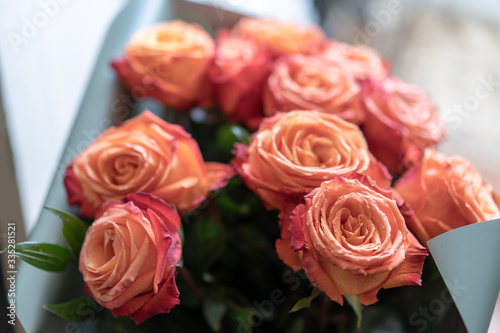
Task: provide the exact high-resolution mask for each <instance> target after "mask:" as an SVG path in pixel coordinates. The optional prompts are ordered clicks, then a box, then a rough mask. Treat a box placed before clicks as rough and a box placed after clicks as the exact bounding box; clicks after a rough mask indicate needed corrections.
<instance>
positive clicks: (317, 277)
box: [302, 247, 344, 305]
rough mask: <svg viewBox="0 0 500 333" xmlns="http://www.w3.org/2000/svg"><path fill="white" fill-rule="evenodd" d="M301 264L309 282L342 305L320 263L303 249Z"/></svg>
mask: <svg viewBox="0 0 500 333" xmlns="http://www.w3.org/2000/svg"><path fill="white" fill-rule="evenodd" d="M302 264H303V265H304V269H305V272H306V274H307V276H308V277H309V279H310V280H311V282H313V283H314V284H316V285H318V286H320V287H321V289H323V291H324V292H325V293H326V294H327V295H328V297H330V299H331V300H332V301H335V302H337V303H339V304H340V305H343V304H344V299H343V297H342V295H341V294H340V292H339V291H338V289H337V288H336V287H335V285H334V284H333V283H332V280H331V279H330V277H329V276H328V275H327V274H326V272H325V271H324V270H323V268H322V267H321V265H320V262H318V260H316V258H314V257H313V255H312V254H311V252H310V251H309V249H307V247H304V254H303V256H302Z"/></svg>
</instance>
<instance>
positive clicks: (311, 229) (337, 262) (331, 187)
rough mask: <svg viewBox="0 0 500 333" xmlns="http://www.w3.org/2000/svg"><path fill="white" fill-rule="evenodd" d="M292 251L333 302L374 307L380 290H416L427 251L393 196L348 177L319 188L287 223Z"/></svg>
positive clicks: (362, 178)
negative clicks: (346, 299) (349, 298)
mask: <svg viewBox="0 0 500 333" xmlns="http://www.w3.org/2000/svg"><path fill="white" fill-rule="evenodd" d="M289 232H290V234H291V239H292V248H293V249H294V250H295V251H299V252H301V254H302V256H301V262H302V265H303V267H304V270H305V272H306V274H307V276H308V277H309V279H310V280H311V282H313V284H316V285H318V286H319V287H321V289H322V290H323V291H324V292H325V293H326V294H327V295H328V296H329V297H330V299H332V300H333V301H335V302H338V303H340V304H343V298H342V295H356V296H357V297H358V298H359V301H360V302H361V303H362V304H365V305H369V304H372V303H375V302H376V301H377V292H378V291H379V290H380V288H393V287H399V286H405V285H420V283H421V280H420V276H421V273H422V266H423V262H424V259H425V257H426V256H427V251H426V250H425V248H424V247H422V246H421V245H420V244H419V243H418V241H417V239H416V238H415V237H414V236H413V235H412V234H411V233H410V232H409V231H408V229H407V228H406V225H405V220H404V218H403V216H402V215H401V213H400V211H399V209H398V205H397V204H396V201H395V200H394V199H393V196H392V193H391V192H389V191H384V190H381V189H380V188H379V187H377V186H376V185H375V183H374V182H373V181H371V180H370V179H369V178H368V177H366V176H363V175H359V174H353V175H351V176H349V177H345V178H344V177H337V178H335V179H333V180H331V181H328V182H324V183H322V184H321V186H320V187H319V188H317V189H315V190H313V191H312V192H311V193H309V194H308V195H307V196H306V198H305V204H301V205H299V206H297V208H296V209H295V210H294V211H293V213H292V216H291V217H290V225H289Z"/></svg>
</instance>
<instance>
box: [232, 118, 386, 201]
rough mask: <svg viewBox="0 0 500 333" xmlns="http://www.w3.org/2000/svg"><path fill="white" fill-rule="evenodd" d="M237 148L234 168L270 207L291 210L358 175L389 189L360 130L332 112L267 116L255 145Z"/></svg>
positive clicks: (382, 172) (381, 168)
mask: <svg viewBox="0 0 500 333" xmlns="http://www.w3.org/2000/svg"><path fill="white" fill-rule="evenodd" d="M235 148H236V149H235V157H234V158H233V160H232V162H231V163H232V165H233V166H234V168H235V169H236V171H237V173H238V174H239V175H240V177H241V178H242V179H243V180H244V181H245V183H246V185H247V186H248V187H249V188H250V189H251V190H252V191H253V192H255V193H256V194H257V196H258V197H259V198H260V199H261V200H262V202H263V203H264V205H265V206H266V207H267V208H268V209H278V210H284V211H286V208H287V206H290V205H292V206H293V207H295V205H297V204H298V203H299V202H300V201H301V200H302V199H303V196H304V195H305V194H307V193H309V192H310V191H312V190H313V189H314V188H316V187H318V186H319V185H320V184H321V183H322V182H324V181H326V180H330V179H333V178H334V177H336V176H343V175H348V174H350V173H353V172H358V173H364V174H367V175H369V176H370V177H372V178H373V179H374V180H375V181H376V182H377V184H378V185H379V186H380V187H383V188H387V187H389V185H390V180H391V177H390V176H389V174H388V173H387V170H386V169H385V167H384V166H382V165H381V164H380V163H379V162H378V161H377V160H376V159H375V158H374V157H373V155H372V154H371V153H370V152H369V151H368V146H367V144H366V141H365V139H364V137H363V134H362V133H361V131H360V130H359V128H358V127H357V126H356V125H354V124H351V123H349V122H346V121H344V120H342V119H340V118H339V117H337V116H335V115H331V114H327V113H322V112H318V111H302V110H300V111H292V112H289V113H279V114H276V115H275V116H273V117H270V118H264V120H263V121H262V123H261V125H260V127H259V130H258V131H257V132H255V133H254V134H253V135H252V139H251V142H250V145H249V146H245V145H241V144H239V145H236V146H235Z"/></svg>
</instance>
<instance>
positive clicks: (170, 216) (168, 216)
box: [123, 193, 181, 235]
mask: <svg viewBox="0 0 500 333" xmlns="http://www.w3.org/2000/svg"><path fill="white" fill-rule="evenodd" d="M123 201H124V202H129V201H132V202H133V203H134V205H135V206H137V207H138V208H139V209H141V210H142V211H144V212H147V211H148V210H153V211H154V212H155V213H156V215H157V216H158V218H159V219H160V220H161V221H163V223H160V225H161V224H164V227H163V228H162V229H161V230H162V235H170V233H174V232H176V231H177V230H179V228H180V226H181V220H180V217H179V215H178V214H177V213H176V212H175V210H174V209H173V208H172V207H171V206H170V205H169V204H167V203H166V202H165V201H163V200H162V199H160V198H158V197H156V196H154V195H152V194H149V193H131V194H128V195H127V196H126V197H125V199H123ZM150 221H151V220H150Z"/></svg>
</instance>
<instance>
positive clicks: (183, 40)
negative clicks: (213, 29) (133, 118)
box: [112, 21, 214, 111]
mask: <svg viewBox="0 0 500 333" xmlns="http://www.w3.org/2000/svg"><path fill="white" fill-rule="evenodd" d="M213 55H214V42H213V40H212V37H210V35H209V34H208V33H207V32H206V31H205V30H204V29H203V28H202V27H200V26H198V25H194V24H188V23H185V22H182V21H171V22H163V23H158V24H156V25H153V26H150V27H147V28H145V29H143V30H141V31H139V32H137V33H136V34H134V35H133V36H132V39H131V40H130V42H129V44H128V45H127V47H126V49H125V55H124V58H123V59H121V60H116V61H113V62H112V65H113V67H114V69H115V70H116V72H117V74H118V76H119V78H120V80H121V81H122V83H123V84H124V85H125V86H126V87H127V89H129V90H130V91H131V92H132V93H133V94H134V95H136V96H137V97H145V96H149V97H153V98H155V99H157V100H159V101H160V102H162V103H163V104H164V105H166V106H168V107H171V108H173V109H174V110H177V111H183V110H186V109H189V108H190V107H193V106H196V105H200V104H201V105H203V106H206V105H208V104H209V99H210V93H211V92H210V84H208V83H209V81H208V77H207V69H208V67H209V65H210V64H211V62H212V60H213Z"/></svg>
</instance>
